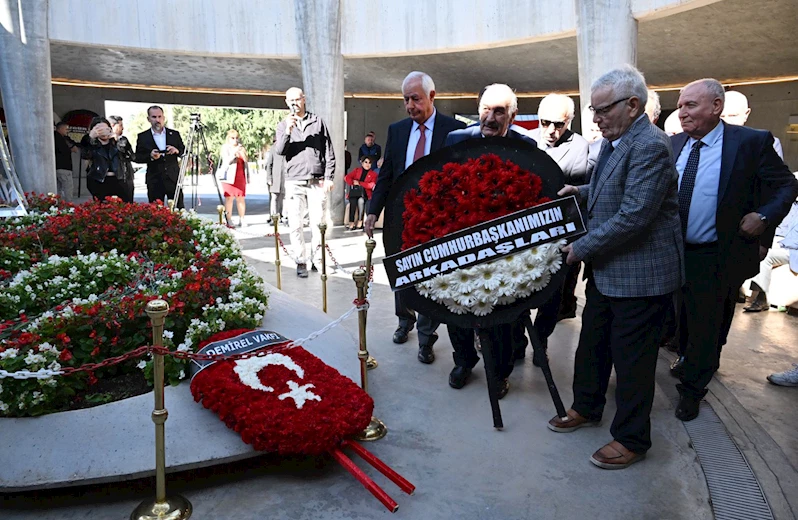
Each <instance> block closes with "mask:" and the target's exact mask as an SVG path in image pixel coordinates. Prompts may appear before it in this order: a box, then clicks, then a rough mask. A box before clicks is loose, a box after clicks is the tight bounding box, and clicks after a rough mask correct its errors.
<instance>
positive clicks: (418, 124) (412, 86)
mask: <svg viewBox="0 0 798 520" xmlns="http://www.w3.org/2000/svg"><path fill="white" fill-rule="evenodd" d="M402 96H403V97H404V100H405V109H406V110H407V114H408V115H409V116H410V117H408V118H407V119H403V120H401V121H399V122H397V123H393V124H392V125H391V126H389V127H388V138H387V141H386V143H385V156H384V157H383V163H382V167H381V168H380V174H379V176H378V177H377V185H376V186H375V187H374V192H373V193H372V197H371V200H370V201H369V209H368V211H369V215H368V217H366V221H365V223H364V229H365V231H366V234H367V235H368V236H370V237H371V236H373V234H374V224H375V222H377V217H378V216H379V214H380V213H381V212H382V210H383V208H385V202H386V199H387V197H388V193H389V192H390V191H391V186H393V183H394V181H396V179H397V178H398V177H399V176H400V175H402V174H403V173H404V171H405V170H406V169H407V168H408V167H409V166H410V165H411V164H413V163H414V162H415V161H417V160H418V159H420V158H421V157H424V156H425V155H428V154H429V153H431V152H435V151H437V150H438V149H440V148H441V147H443V142H444V141H445V140H446V136H447V135H449V132H451V131H452V130H457V129H459V128H463V127H465V124H464V123H461V122H460V121H456V120H454V119H452V118H451V117H447V116H445V115H443V114H441V113H439V112H438V111H437V110H435V106H434V101H435V83H433V82H432V78H430V77H429V76H428V75H427V74H425V73H423V72H418V71H414V72H411V73H410V74H408V75H407V77H406V78H405V79H404V81H403V82H402ZM389 208H390V206H389ZM389 211H390V209H389ZM391 219H392V216H390V215H386V221H387V220H391ZM396 252H397V251H386V254H389V255H390V254H393V253H396ZM394 298H395V306H396V316H397V317H398V318H399V327H398V328H397V329H396V332H394V334H393V342H394V343H404V342H406V341H407V335H408V333H409V332H410V331H411V330H412V329H413V326H414V325H415V324H416V312H415V311H414V310H413V309H411V308H410V307H408V306H407V304H406V303H405V302H404V301H403V300H402V293H401V291H399V292H396V293H394ZM438 325H439V324H438V323H437V322H435V321H433V320H431V319H430V318H428V317H427V316H424V315H422V314H419V315H418V345H419V349H418V360H419V361H421V362H422V363H427V364H429V363H432V362H433V361H434V360H435V354H434V352H433V351H432V346H433V344H434V343H435V341H437V339H438V334H437V333H436V332H435V329H437V328H438Z"/></svg>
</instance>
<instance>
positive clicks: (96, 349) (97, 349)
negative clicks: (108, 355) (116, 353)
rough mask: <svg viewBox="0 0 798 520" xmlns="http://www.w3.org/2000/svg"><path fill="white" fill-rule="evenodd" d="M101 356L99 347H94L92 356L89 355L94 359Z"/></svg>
mask: <svg viewBox="0 0 798 520" xmlns="http://www.w3.org/2000/svg"><path fill="white" fill-rule="evenodd" d="M99 354H100V347H99V346H97V347H94V350H92V351H91V354H89V355H90V356H92V357H94V356H98V355H99Z"/></svg>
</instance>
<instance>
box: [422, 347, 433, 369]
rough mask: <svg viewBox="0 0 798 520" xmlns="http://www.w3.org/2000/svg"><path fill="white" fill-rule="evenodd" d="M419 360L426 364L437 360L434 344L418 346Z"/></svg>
mask: <svg viewBox="0 0 798 520" xmlns="http://www.w3.org/2000/svg"><path fill="white" fill-rule="evenodd" d="M418 360H419V361H421V362H422V363H424V364H425V365H429V364H430V363H432V362H433V361H435V352H433V351H432V345H420V346H419V347H418Z"/></svg>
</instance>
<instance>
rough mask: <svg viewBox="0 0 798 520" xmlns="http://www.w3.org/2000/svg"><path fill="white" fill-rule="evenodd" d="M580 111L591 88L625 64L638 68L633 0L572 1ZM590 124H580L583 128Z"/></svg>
mask: <svg viewBox="0 0 798 520" xmlns="http://www.w3.org/2000/svg"><path fill="white" fill-rule="evenodd" d="M574 9H575V11H576V46H577V47H576V51H577V58H578V60H579V99H580V104H581V108H582V109H584V107H586V106H588V105H590V85H591V83H593V82H594V81H595V80H596V79H598V78H599V77H600V76H601V75H602V74H604V73H605V72H607V71H610V70H612V69H614V68H616V67H619V66H621V65H624V64H627V63H628V64H630V65H636V64H637V20H635V19H634V17H633V16H632V0H574ZM589 122H590V120H589V119H588V120H583V121H582V128H585V127H586V125H587V124H589Z"/></svg>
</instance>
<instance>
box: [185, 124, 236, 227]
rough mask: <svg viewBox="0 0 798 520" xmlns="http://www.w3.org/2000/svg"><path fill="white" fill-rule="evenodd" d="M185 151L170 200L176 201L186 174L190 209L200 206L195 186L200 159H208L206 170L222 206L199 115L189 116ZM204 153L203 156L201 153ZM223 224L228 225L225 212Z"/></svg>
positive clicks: (197, 180) (217, 182)
mask: <svg viewBox="0 0 798 520" xmlns="http://www.w3.org/2000/svg"><path fill="white" fill-rule="evenodd" d="M186 142H187V144H186V150H185V152H183V156H182V158H181V159H182V160H181V161H180V173H179V174H178V176H177V187H176V188H175V196H174V197H173V198H172V200H175V201H176V200H178V199H177V197H178V195H180V192H181V190H182V191H183V193H184V194H185V190H184V189H183V187H184V185H185V180H186V173H188V175H189V177H190V180H191V207H192V208H196V207H197V206H200V205H202V203H201V201H199V196H198V195H197V186H198V185H199V176H200V157H206V158H207V159H208V169H209V170H210V173H211V177H212V178H213V184H214V185H215V186H216V194H217V195H218V196H219V204H220V205H222V206H224V198H223V197H222V190H221V188H219V180H218V179H217V178H216V170H215V169H214V167H213V158H212V156H211V154H210V152H209V151H208V143H207V141H206V140H205V125H203V124H202V121H200V115H199V114H191V128H190V130H189V133H188V139H187V141H186ZM201 152H204V155H203V153H201ZM224 218H225V222H226V223H227V225H228V226H229V225H230V219H229V217H228V216H227V212H225V215H224Z"/></svg>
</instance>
